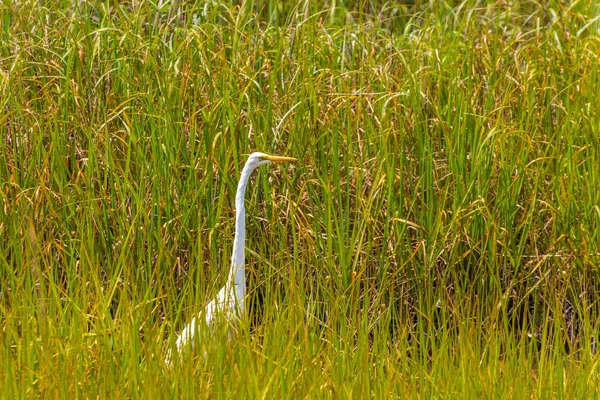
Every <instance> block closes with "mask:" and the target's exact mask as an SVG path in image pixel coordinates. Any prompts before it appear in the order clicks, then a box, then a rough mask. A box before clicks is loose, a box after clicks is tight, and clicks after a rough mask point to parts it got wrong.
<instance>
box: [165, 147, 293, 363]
mask: <svg viewBox="0 0 600 400" xmlns="http://www.w3.org/2000/svg"><path fill="white" fill-rule="evenodd" d="M286 161H296V159H295V158H293V157H280V156H270V155H268V154H264V153H258V152H257V153H252V154H250V156H249V157H248V161H246V165H244V169H243V170H242V175H241V177H240V181H239V183H238V187H237V192H236V194H235V238H234V239H233V254H232V256H231V267H230V269H229V276H228V277H227V282H226V283H225V286H223V288H222V289H221V290H220V291H219V293H217V297H216V298H215V299H213V300H212V301H211V302H210V303H208V305H207V306H206V308H205V310H204V311H203V312H200V313H199V314H198V315H196V316H195V317H194V318H192V321H191V322H190V323H189V324H187V325H186V326H185V328H183V330H182V331H181V333H180V334H179V336H178V337H177V341H176V345H177V352H178V353H179V354H180V355H181V353H182V352H183V351H185V350H186V348H190V349H193V347H194V342H195V341H196V340H197V335H198V337H199V338H205V337H206V336H204V335H205V334H206V333H210V330H211V327H212V326H213V325H214V324H215V322H216V321H217V318H222V320H223V321H225V322H228V323H235V321H236V320H237V318H239V317H240V316H241V315H242V313H243V312H244V300H245V297H246V276H245V268H244V244H245V239H246V209H245V208H244V195H245V193H246V185H247V184H248V179H249V178H250V175H252V172H253V171H254V170H255V169H256V168H258V167H259V166H261V165H265V164H269V163H271V162H286ZM171 359H172V357H171V351H170V350H169V351H168V352H167V356H166V358H165V363H166V364H167V365H171Z"/></svg>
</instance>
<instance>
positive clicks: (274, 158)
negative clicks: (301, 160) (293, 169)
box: [261, 156, 297, 162]
mask: <svg viewBox="0 0 600 400" xmlns="http://www.w3.org/2000/svg"><path fill="white" fill-rule="evenodd" d="M261 160H269V161H271V162H287V161H296V160H297V159H296V158H294V157H283V156H262V157H261Z"/></svg>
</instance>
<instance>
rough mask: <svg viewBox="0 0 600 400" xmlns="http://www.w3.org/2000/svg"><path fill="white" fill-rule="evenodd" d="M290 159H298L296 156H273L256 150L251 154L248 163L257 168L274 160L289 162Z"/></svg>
mask: <svg viewBox="0 0 600 400" xmlns="http://www.w3.org/2000/svg"><path fill="white" fill-rule="evenodd" d="M289 161H296V159H295V158H294V157H283V156H271V155H269V154H265V153H260V152H256V153H252V154H250V157H248V161H247V162H246V164H247V165H249V166H251V167H253V168H256V167H259V166H261V165H264V164H269V163H272V162H289Z"/></svg>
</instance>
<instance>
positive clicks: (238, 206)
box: [228, 164, 256, 293]
mask: <svg viewBox="0 0 600 400" xmlns="http://www.w3.org/2000/svg"><path fill="white" fill-rule="evenodd" d="M255 169H256V166H255V165H254V166H250V165H248V164H246V165H245V166H244V169H243V170H242V176H241V177H240V182H239V183H238V187H237V192H236V194H235V238H234V239H233V254H232V255H231V269H230V271H229V279H228V282H229V283H235V285H236V286H238V287H239V289H241V290H243V291H244V293H245V291H246V274H245V269H244V264H245V256H244V253H245V252H244V250H245V246H246V243H245V242H246V209H245V208H244V196H245V194H246V185H247V184H248V179H249V178H250V175H252V172H253V171H254V170H255Z"/></svg>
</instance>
